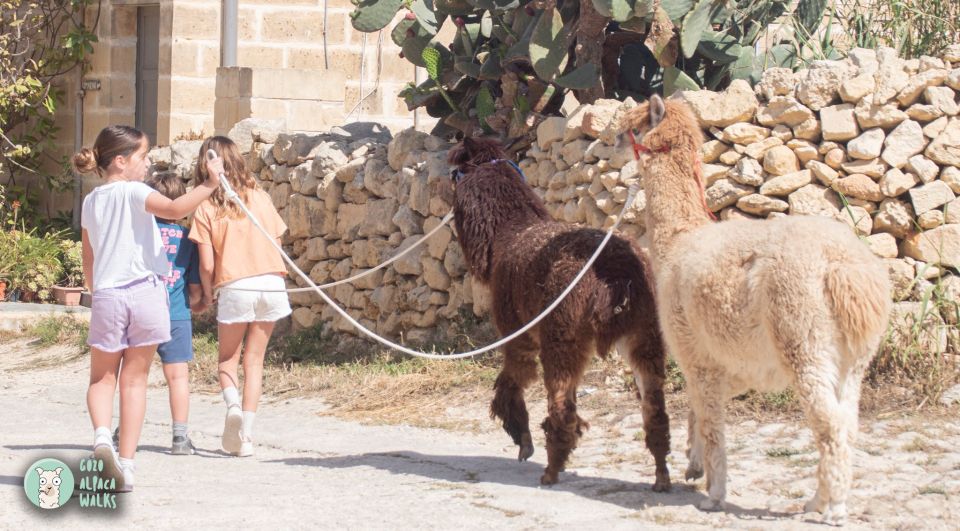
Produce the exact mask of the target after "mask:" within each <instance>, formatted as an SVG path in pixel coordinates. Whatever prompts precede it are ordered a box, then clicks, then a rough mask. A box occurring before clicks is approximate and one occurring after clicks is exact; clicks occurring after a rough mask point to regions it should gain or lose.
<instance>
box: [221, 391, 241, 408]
mask: <svg viewBox="0 0 960 531" xmlns="http://www.w3.org/2000/svg"><path fill="white" fill-rule="evenodd" d="M223 401H224V402H226V404H227V407H228V408H230V407H233V406H237V407H239V406H240V393H239V392H238V391H237V388H236V387H232V386H231V387H225V388H224V389H223Z"/></svg>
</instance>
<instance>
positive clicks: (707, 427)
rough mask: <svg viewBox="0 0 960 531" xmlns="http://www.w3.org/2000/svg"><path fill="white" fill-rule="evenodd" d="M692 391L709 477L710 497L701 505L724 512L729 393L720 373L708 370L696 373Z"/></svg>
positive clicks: (691, 401)
mask: <svg viewBox="0 0 960 531" xmlns="http://www.w3.org/2000/svg"><path fill="white" fill-rule="evenodd" d="M689 389H690V407H691V408H692V410H693V413H694V419H695V422H694V424H695V425H696V427H697V438H698V439H699V441H700V444H701V445H702V451H703V453H702V459H703V461H702V464H703V468H704V470H705V472H706V476H707V495H708V496H709V497H708V498H707V499H706V500H704V501H703V502H701V503H700V509H702V510H705V511H719V510H722V509H723V503H724V500H725V499H726V497H727V453H726V452H727V450H726V437H725V434H724V428H725V422H724V415H725V413H724V406H725V404H726V400H727V390H726V387H725V385H724V383H723V380H722V376H721V375H720V374H718V373H716V372H713V371H709V372H708V371H705V370H696V371H694V373H693V377H692V378H691V379H690V385H689ZM695 446H696V445H694V447H695Z"/></svg>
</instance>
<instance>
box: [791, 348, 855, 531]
mask: <svg viewBox="0 0 960 531" xmlns="http://www.w3.org/2000/svg"><path fill="white" fill-rule="evenodd" d="M835 373H836V369H835V368H832V367H804V368H803V369H802V370H801V372H800V373H799V374H798V375H797V390H798V394H799V395H800V399H801V401H802V403H803V406H804V410H805V411H806V414H807V418H808V419H809V422H810V428H811V429H812V430H813V435H814V438H815V439H816V442H817V449H818V450H819V451H820V465H819V466H818V468H817V492H816V494H814V496H813V498H812V499H811V500H810V501H809V502H807V504H806V506H805V510H806V511H808V512H821V513H823V520H824V522H825V523H829V524H834V525H841V524H843V522H844V520H845V519H846V516H847V506H846V500H847V492H848V491H849V490H850V483H851V477H850V473H851V470H850V446H849V438H850V436H851V434H850V433H849V427H850V417H849V411H848V410H846V409H845V407H844V405H843V404H841V403H840V401H839V400H838V398H837V392H836V389H835V387H834V386H835V384H834V382H837V381H838V378H837V375H836V374H835Z"/></svg>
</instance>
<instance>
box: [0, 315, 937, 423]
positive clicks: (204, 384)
mask: <svg viewBox="0 0 960 531" xmlns="http://www.w3.org/2000/svg"><path fill="white" fill-rule="evenodd" d="M208 319H209V318H207V320H199V321H198V322H197V323H196V325H195V333H194V351H195V358H196V359H195V361H194V362H193V363H192V364H191V367H190V374H191V381H192V382H191V383H192V389H193V391H194V392H200V393H218V392H219V384H218V381H217V358H218V354H217V341H216V330H215V324H213V323H211V322H210V321H209V320H208ZM456 332H457V336H458V339H457V340H456V341H455V342H451V343H449V344H440V345H425V346H423V347H425V348H426V349H427V350H429V349H430V348H431V347H432V348H433V350H435V351H437V352H450V351H453V350H464V349H465V348H466V347H473V346H476V345H477V344H487V343H488V342H491V341H492V340H493V339H494V338H495V335H494V334H493V332H492V330H491V329H490V328H489V326H488V325H484V324H483V323H478V322H475V321H474V322H470V321H466V323H465V324H463V325H461V329H460V330H458V331H456ZM18 337H19V339H17V341H24V338H27V337H30V338H36V339H34V340H32V341H30V342H29V343H28V344H30V345H33V346H34V347H38V348H39V347H47V346H52V345H63V347H62V348H47V349H46V351H47V352H48V353H45V354H44V355H43V357H41V358H37V359H33V360H31V361H30V362H29V363H25V364H23V367H22V368H23V369H30V368H37V367H38V366H54V365H56V364H59V363H64V362H65V361H69V360H71V359H75V358H77V357H79V356H82V355H83V354H84V353H85V351H86V349H85V348H83V347H82V343H83V341H84V340H85V338H86V327H85V326H84V325H82V324H80V325H78V324H76V322H75V321H72V320H66V321H65V320H48V321H44V322H42V323H40V324H38V326H37V327H36V328H34V329H32V330H29V331H25V332H24V333H23V334H21V335H19V336H18ZM13 339H16V337H15V336H12V335H10V334H7V335H5V336H2V337H0V341H9V340H13ZM501 364H502V359H501V357H500V355H499V354H493V355H488V356H484V357H480V358H475V359H472V360H462V361H430V360H422V359H414V358H409V357H406V356H402V355H396V354H393V353H391V352H390V351H386V350H384V349H382V348H381V347H380V346H379V345H375V344H372V343H369V342H366V341H361V340H358V339H352V338H346V339H345V337H344V336H343V335H332V334H329V333H325V332H322V331H320V330H319V329H315V330H308V331H304V332H301V333H298V334H287V335H282V336H278V337H276V338H274V340H273V341H271V346H270V349H269V352H268V356H267V363H266V366H265V374H264V390H265V392H266V393H268V394H269V395H270V396H271V397H273V398H286V397H301V396H303V397H311V396H314V397H320V398H322V399H323V400H324V401H325V402H326V403H327V404H329V405H330V408H329V409H328V410H327V413H328V414H333V415H337V416H339V417H343V418H348V419H352V420H356V421H360V422H366V423H379V424H382V423H388V424H409V425H414V426H423V427H437V428H446V429H457V430H466V431H476V430H490V429H497V427H496V424H495V423H494V422H492V421H490V420H489V419H488V418H487V415H486V404H487V403H489V401H490V399H491V398H492V394H493V382H494V380H495V378H496V375H497V374H498V373H499V370H500V367H501ZM684 386H685V382H684V380H683V376H682V374H681V373H680V372H679V370H678V369H677V367H676V365H675V364H674V363H673V362H672V361H671V362H670V363H669V364H668V379H667V408H668V411H669V412H670V414H671V416H672V417H673V424H674V425H677V426H679V425H682V424H684V423H685V414H686V413H685V412H686V409H687V398H686V393H684V392H682V391H683V390H684ZM588 388H589V389H590V390H591V391H592V392H590V393H589V394H583V395H582V396H581V397H580V398H579V400H578V402H579V404H580V405H581V407H583V408H584V409H585V410H587V411H588V412H589V413H588V414H589V416H590V418H591V419H593V420H598V419H600V418H606V419H608V420H609V421H610V423H616V422H617V421H618V420H620V419H622V418H623V417H625V416H627V415H631V414H634V413H638V412H639V411H640V408H639V404H638V401H637V398H636V387H635V384H634V382H633V376H632V374H630V372H629V370H628V369H626V368H625V366H624V364H623V363H622V362H621V360H620V359H619V357H618V356H617V355H616V354H615V353H614V354H612V355H611V356H609V357H608V358H606V359H594V361H593V362H592V363H591V365H590V367H589V368H588V370H587V372H586V374H585V375H584V378H583V381H582V382H581V385H580V390H581V392H582V391H584V390H586V389H588ZM902 389H903V392H902V393H900V392H894V391H893V390H892V388H891V387H890V386H878V387H877V388H871V387H870V386H866V387H865V389H864V401H863V408H862V409H863V410H864V414H865V416H866V417H870V416H876V415H881V416H894V415H899V414H901V413H902V414H904V415H909V414H912V413H915V412H916V402H915V400H914V401H913V402H911V401H910V395H911V394H912V393H911V391H910V389H908V388H902ZM544 396H545V395H544V391H543V386H542V384H541V383H540V381H539V380H538V381H537V382H536V383H534V385H532V386H531V387H530V389H529V390H528V392H527V395H526V398H527V402H528V404H529V406H530V407H531V409H533V408H537V407H540V406H542V404H543V400H544ZM932 403H933V402H928V403H926V405H925V406H924V407H925V412H926V413H927V414H936V412H937V411H938V410H937V409H936V408H934V407H931V404H932ZM478 405H480V407H478ZM800 417H802V412H801V410H800V407H799V405H798V402H797V400H796V399H795V398H794V396H793V395H792V394H791V393H790V392H789V391H786V392H782V393H747V394H745V395H742V396H740V397H737V398H736V399H734V400H733V401H731V407H730V408H728V416H727V418H728V422H729V423H731V424H736V423H737V422H739V421H741V420H751V419H756V420H761V421H764V420H773V419H777V420H785V419H799V418H800Z"/></svg>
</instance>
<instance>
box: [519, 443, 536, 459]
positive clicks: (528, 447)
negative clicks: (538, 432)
mask: <svg viewBox="0 0 960 531" xmlns="http://www.w3.org/2000/svg"><path fill="white" fill-rule="evenodd" d="M531 455H533V445H532V444H523V445H521V446H520V453H519V454H517V461H520V462H521V463H522V462H524V461H526V460H527V459H530V456H531Z"/></svg>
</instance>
